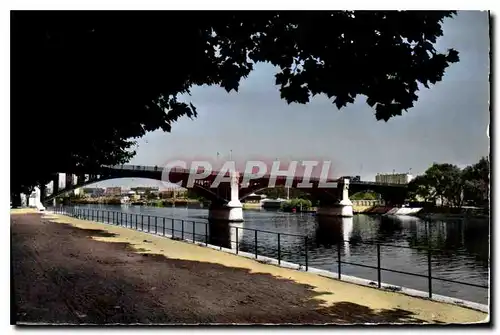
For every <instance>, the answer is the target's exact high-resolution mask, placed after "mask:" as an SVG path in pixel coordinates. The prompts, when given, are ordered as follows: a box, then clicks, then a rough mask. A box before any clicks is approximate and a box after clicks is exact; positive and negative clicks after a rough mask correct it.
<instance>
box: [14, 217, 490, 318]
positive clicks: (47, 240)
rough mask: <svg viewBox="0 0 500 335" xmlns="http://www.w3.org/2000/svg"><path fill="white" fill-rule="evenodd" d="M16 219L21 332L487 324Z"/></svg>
mask: <svg viewBox="0 0 500 335" xmlns="http://www.w3.org/2000/svg"><path fill="white" fill-rule="evenodd" d="M13 213H14V212H11V221H12V226H11V229H12V256H13V271H12V273H13V280H14V289H15V305H16V310H15V311H14V313H15V316H16V317H17V322H18V323H30V322H48V323H100V324H102V323H127V324H128V323H162V324H170V323H189V324H193V323H196V324H198V323H295V324H297V323H308V324H311V323H320V324H324V323H422V322H430V323H464V322H480V321H484V320H485V319H486V318H487V315H486V314H484V313H481V312H477V311H473V310H469V309H466V308H462V307H458V306H452V305H447V304H443V303H438V302H432V301H427V300H424V299H418V298H413V297H409V296H405V295H402V294H398V293H393V292H385V291H381V290H377V289H373V288H369V287H363V286H357V285H354V284H349V283H344V282H340V281H336V280H332V279H328V278H324V277H321V276H318V275H314V274H311V273H304V272H299V271H294V270H289V269H284V268H279V267H276V266H273V265H267V264H262V263H259V262H256V261H254V260H251V259H247V258H243V257H238V256H235V255H231V254H227V253H224V252H220V251H217V250H212V249H209V248H205V247H201V246H197V245H192V244H189V243H184V242H180V241H173V240H170V239H167V238H163V237H156V236H151V235H149V234H145V233H140V232H137V231H133V230H130V229H126V228H121V227H115V226H110V225H106V224H100V223H92V222H89V221H82V220H76V219H72V218H67V217H64V216H56V215H45V216H42V215H41V214H35V213H23V214H13ZM110 242H114V243H110Z"/></svg>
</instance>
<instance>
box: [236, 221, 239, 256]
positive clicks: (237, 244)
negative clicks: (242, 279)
mask: <svg viewBox="0 0 500 335" xmlns="http://www.w3.org/2000/svg"><path fill="white" fill-rule="evenodd" d="M238 246H239V242H238V227H236V255H237V254H238Z"/></svg>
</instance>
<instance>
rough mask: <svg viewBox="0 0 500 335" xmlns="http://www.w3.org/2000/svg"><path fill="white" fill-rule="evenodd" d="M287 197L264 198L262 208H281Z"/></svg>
mask: <svg viewBox="0 0 500 335" xmlns="http://www.w3.org/2000/svg"><path fill="white" fill-rule="evenodd" d="M285 201H286V200H285V199H280V198H278V199H262V200H261V201H260V205H261V207H262V208H281V204H282V203H283V202H285Z"/></svg>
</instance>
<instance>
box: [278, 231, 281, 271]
mask: <svg viewBox="0 0 500 335" xmlns="http://www.w3.org/2000/svg"><path fill="white" fill-rule="evenodd" d="M278 265H281V234H280V233H278Z"/></svg>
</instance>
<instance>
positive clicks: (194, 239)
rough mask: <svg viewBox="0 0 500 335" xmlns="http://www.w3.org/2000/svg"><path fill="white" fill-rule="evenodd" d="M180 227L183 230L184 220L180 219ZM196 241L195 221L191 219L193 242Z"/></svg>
mask: <svg viewBox="0 0 500 335" xmlns="http://www.w3.org/2000/svg"><path fill="white" fill-rule="evenodd" d="M182 227H183V229H182V230H184V220H182ZM195 242H196V222H194V221H193V243H195Z"/></svg>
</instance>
